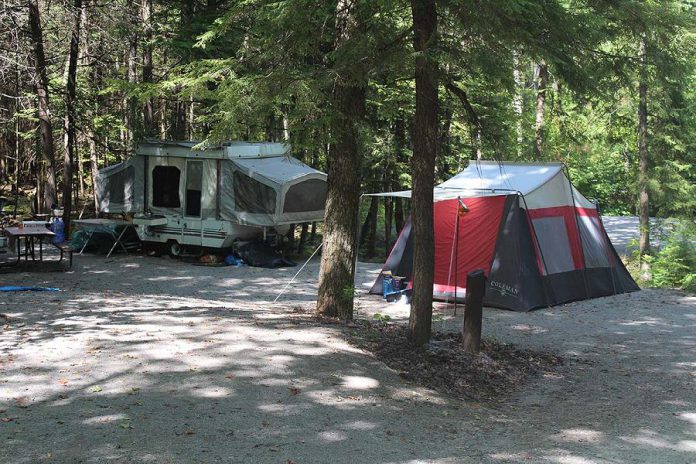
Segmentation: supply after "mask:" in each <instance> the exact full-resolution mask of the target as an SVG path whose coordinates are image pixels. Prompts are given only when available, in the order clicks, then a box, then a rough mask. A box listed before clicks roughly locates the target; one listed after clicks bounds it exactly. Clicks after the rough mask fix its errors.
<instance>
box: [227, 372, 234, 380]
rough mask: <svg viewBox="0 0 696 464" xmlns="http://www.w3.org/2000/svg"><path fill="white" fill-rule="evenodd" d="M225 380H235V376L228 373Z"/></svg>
mask: <svg viewBox="0 0 696 464" xmlns="http://www.w3.org/2000/svg"><path fill="white" fill-rule="evenodd" d="M225 378H226V379H233V378H234V374H233V373H231V372H230V373H228V374H227V375H226V376H225Z"/></svg>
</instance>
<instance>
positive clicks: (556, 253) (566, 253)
mask: <svg viewBox="0 0 696 464" xmlns="http://www.w3.org/2000/svg"><path fill="white" fill-rule="evenodd" d="M532 222H533V224H534V230H535V232H536V236H537V240H538V244H539V246H540V247H541V253H542V254H543V256H544V263H545V264H546V266H545V267H546V269H547V270H548V273H549V274H556V273H559V272H566V271H572V270H573V269H575V265H574V263H573V255H572V253H571V251H570V242H569V241H568V232H567V231H566V226H565V221H564V220H563V217H546V218H539V219H534V220H532Z"/></svg>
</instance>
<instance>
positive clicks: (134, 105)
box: [126, 0, 138, 151]
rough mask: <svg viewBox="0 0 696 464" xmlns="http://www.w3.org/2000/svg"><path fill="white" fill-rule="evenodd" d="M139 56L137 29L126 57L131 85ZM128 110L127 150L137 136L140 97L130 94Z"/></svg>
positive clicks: (131, 7)
mask: <svg viewBox="0 0 696 464" xmlns="http://www.w3.org/2000/svg"><path fill="white" fill-rule="evenodd" d="M133 9H134V4H133V0H129V1H128V10H129V11H132V10H133ZM137 58H138V33H137V31H132V32H131V34H130V37H129V38H128V53H127V57H126V78H127V80H128V84H130V86H135V84H137V83H138V69H137ZM126 105H127V111H126V130H127V131H128V134H127V141H126V143H127V150H128V151H130V150H132V149H133V142H134V140H135V138H136V132H137V131H136V121H137V119H138V118H137V114H138V99H137V98H136V97H135V96H129V97H127V100H126Z"/></svg>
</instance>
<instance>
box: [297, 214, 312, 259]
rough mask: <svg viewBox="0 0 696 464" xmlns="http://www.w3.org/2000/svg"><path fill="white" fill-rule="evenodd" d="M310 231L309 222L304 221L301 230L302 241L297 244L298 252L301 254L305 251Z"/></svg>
mask: <svg viewBox="0 0 696 464" xmlns="http://www.w3.org/2000/svg"><path fill="white" fill-rule="evenodd" d="M308 232H309V224H308V223H306V222H304V223H302V229H301V230H300V241H299V243H298V244H297V254H298V255H301V254H302V252H303V251H304V247H305V245H306V244H307V235H308Z"/></svg>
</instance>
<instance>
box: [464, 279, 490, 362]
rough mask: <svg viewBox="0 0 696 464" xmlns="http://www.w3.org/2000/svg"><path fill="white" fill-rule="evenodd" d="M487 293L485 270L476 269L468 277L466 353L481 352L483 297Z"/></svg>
mask: <svg viewBox="0 0 696 464" xmlns="http://www.w3.org/2000/svg"><path fill="white" fill-rule="evenodd" d="M485 291H486V276H485V274H484V273H483V270H481V269H476V270H473V271H471V272H469V274H467V276H466V302H465V309H464V328H463V333H462V335H463V337H462V341H463V344H464V351H465V352H467V353H474V354H475V353H478V352H479V351H481V319H482V316H483V295H484V293H485Z"/></svg>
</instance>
